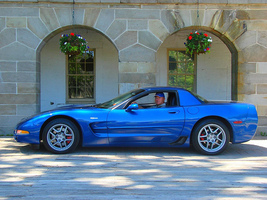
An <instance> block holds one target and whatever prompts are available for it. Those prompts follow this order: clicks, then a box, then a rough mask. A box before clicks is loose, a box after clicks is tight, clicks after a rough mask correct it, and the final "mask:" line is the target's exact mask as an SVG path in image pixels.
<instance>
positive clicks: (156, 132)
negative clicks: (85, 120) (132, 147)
mask: <svg viewBox="0 0 267 200" xmlns="http://www.w3.org/2000/svg"><path fill="white" fill-rule="evenodd" d="M184 115H185V114H184V109H183V107H179V106H176V107H164V108H149V109H148V108H147V109H138V110H131V111H126V110H125V109H115V110H111V111H110V113H109V114H108V118H107V127H108V137H109V142H110V143H122V142H123V143H155V142H157V143H171V142H174V141H175V140H177V139H178V137H179V135H180V133H181V131H182V129H183V127H184Z"/></svg>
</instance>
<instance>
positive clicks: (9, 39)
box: [0, 28, 16, 48]
mask: <svg viewBox="0 0 267 200" xmlns="http://www.w3.org/2000/svg"><path fill="white" fill-rule="evenodd" d="M15 41H16V29H14V28H7V29H4V30H3V31H2V32H1V33H0V48H2V47H4V46H7V45H9V44H11V43H13V42H15Z"/></svg>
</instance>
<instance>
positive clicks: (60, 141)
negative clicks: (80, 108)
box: [42, 119, 80, 154]
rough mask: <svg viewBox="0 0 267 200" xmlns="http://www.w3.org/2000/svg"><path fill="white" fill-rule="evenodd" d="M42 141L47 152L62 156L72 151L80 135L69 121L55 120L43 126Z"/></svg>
mask: <svg viewBox="0 0 267 200" xmlns="http://www.w3.org/2000/svg"><path fill="white" fill-rule="evenodd" d="M42 139H43V144H44V146H45V148H46V149H47V150H48V151H51V152H53V153H58V154H63V153H69V152H72V151H74V149H75V148H76V147H77V145H78V143H79V139H80V135H79V130H78V128H77V126H76V125H75V124H74V123H72V122H71V121H70V120H67V119H55V120H53V121H51V122H49V123H48V124H47V125H46V126H45V128H44V131H43V135H42Z"/></svg>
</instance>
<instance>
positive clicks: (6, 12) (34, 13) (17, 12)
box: [0, 7, 39, 17]
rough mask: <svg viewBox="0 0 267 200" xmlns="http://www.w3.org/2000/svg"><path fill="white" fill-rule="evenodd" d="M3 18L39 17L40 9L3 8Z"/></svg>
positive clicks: (1, 10)
mask: <svg viewBox="0 0 267 200" xmlns="http://www.w3.org/2000/svg"><path fill="white" fill-rule="evenodd" d="M0 13H1V16H6V17H39V8H33V7H28V8H27V7H23V8H22V7H21V8H18V7H6V8H5V7H2V8H0Z"/></svg>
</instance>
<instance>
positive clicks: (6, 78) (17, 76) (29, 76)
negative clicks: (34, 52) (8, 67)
mask: <svg viewBox="0 0 267 200" xmlns="http://www.w3.org/2000/svg"><path fill="white" fill-rule="evenodd" d="M2 80H3V82H10V83H12V82H15V83H20V82H27V83H30V82H34V83H35V82H36V81H39V76H37V75H36V73H30V72H2Z"/></svg>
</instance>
